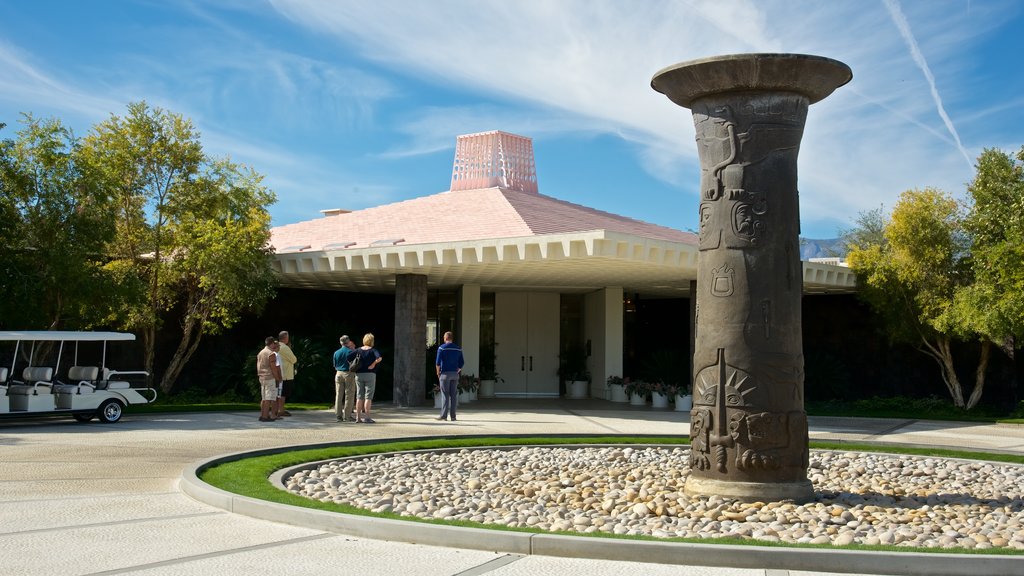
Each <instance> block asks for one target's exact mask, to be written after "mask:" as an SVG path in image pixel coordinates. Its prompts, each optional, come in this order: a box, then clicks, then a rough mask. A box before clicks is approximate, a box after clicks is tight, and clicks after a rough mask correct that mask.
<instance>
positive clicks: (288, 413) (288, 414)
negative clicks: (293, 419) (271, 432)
mask: <svg viewBox="0 0 1024 576" xmlns="http://www.w3.org/2000/svg"><path fill="white" fill-rule="evenodd" d="M291 415H292V413H291V412H289V411H287V410H285V411H283V412H281V413H280V414H278V416H291Z"/></svg>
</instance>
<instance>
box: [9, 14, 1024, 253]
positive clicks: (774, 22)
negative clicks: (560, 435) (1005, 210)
mask: <svg viewBox="0 0 1024 576" xmlns="http://www.w3.org/2000/svg"><path fill="white" fill-rule="evenodd" d="M1022 31H1024V1H1022V0H902V1H899V0H708V1H704V0H665V1H660V0H635V1H633V0H631V1H625V0H618V1H613V0H579V1H577V0H515V1H509V0H504V1H501V2H496V1H487V0H466V1H447V0H430V1H422V0H373V1H356V0H330V1H329V0H263V1H260V0H174V1H171V2H167V1H165V0H102V1H93V2H82V1H76V0H67V1H56V0H33V1H31V2H29V1H21V0H0V123H6V124H7V125H8V127H7V128H6V129H4V130H3V131H0V137H2V138H12V137H14V136H15V132H16V131H17V130H18V128H19V124H18V123H19V119H20V117H21V114H22V113H26V112H30V113H32V114H33V115H35V116H36V117H40V118H49V117H55V118H59V119H60V120H61V121H62V122H64V124H65V125H67V126H69V127H70V128H72V129H73V130H74V132H75V134H76V135H77V136H85V135H86V134H88V132H89V131H90V129H91V128H92V126H94V125H95V124H97V123H99V122H102V121H103V120H106V119H107V118H109V117H110V116H111V115H119V116H122V115H124V114H125V113H126V112H127V105H128V104H129V103H131V102H138V101H143V100H144V101H146V102H147V103H149V104H150V105H151V106H157V107H161V108H164V109H166V110H169V111H172V112H175V113H178V114H181V115H182V116H184V117H186V118H190V119H191V120H192V121H193V123H194V125H195V126H196V128H197V129H198V130H199V132H200V134H201V141H202V144H203V147H204V150H205V151H206V152H207V153H209V154H211V155H213V156H217V157H225V156H226V157H230V158H231V159H232V160H234V161H236V162H241V163H244V164H246V165H248V166H249V167H251V168H253V169H254V170H256V171H257V172H258V173H260V174H262V175H264V176H265V180H264V183H265V184H266V185H267V186H269V187H270V188H271V189H272V190H274V191H275V193H276V194H277V202H276V203H275V204H274V205H273V206H271V207H270V212H271V215H272V217H273V224H274V225H275V226H276V225H283V224H290V223H294V222H299V221H303V220H309V219H313V218H319V217H321V215H320V212H319V211H320V210H324V209H332V208H343V209H349V210H358V209H361V208H367V207H371V206H378V205H381V204H387V203H391V202H398V201H402V200H407V199H410V198H415V197H420V196H426V195H430V194H435V193H438V192H442V191H445V190H447V189H448V188H449V185H450V179H451V171H452V162H453V157H454V149H455V139H456V137H457V136H458V135H460V134H469V133H475V132H483V131H489V130H502V131H505V132H511V133H514V134H519V135H522V136H527V137H529V138H532V139H533V147H534V155H535V157H536V162H537V180H538V185H539V189H540V192H541V193H542V194H546V195H548V196H553V197H555V198H559V199H562V200H567V201H570V202H575V203H578V204H583V205H586V206H590V207H593V208H597V209H600V210H605V211H609V212H613V213H617V214H621V215H624V216H629V217H632V218H636V219H639V220H644V221H647V222H651V223H655V224H660V225H664V226H670V227H673V228H677V229H681V230H695V229H696V227H697V207H698V195H697V190H698V188H699V183H700V166H699V161H698V158H697V148H696V145H695V143H694V128H693V122H692V118H691V115H690V112H689V110H686V109H684V108H680V107H678V106H676V105H675V104H672V103H671V102H670V101H669V100H668V99H667V98H665V96H663V95H661V94H659V93H657V92H655V91H654V90H652V89H651V87H650V81H651V77H652V76H653V75H654V74H655V73H656V72H657V71H658V70H660V69H662V68H664V67H666V66H669V65H672V64H675V63H678V62H682V61H685V60H692V59H697V58H705V57H709V56H715V55H721V54H735V53H746V52H788V53H801V54H814V55H818V56H826V57H829V58H834V59H836V60H839V61H842V62H844V63H846V64H847V65H848V66H850V68H851V69H852V70H853V80H852V81H851V82H850V83H849V84H847V85H846V86H843V87H841V88H839V89H838V90H837V91H836V92H835V93H833V94H832V95H831V96H829V97H828V98H826V99H825V100H822V101H821V102H819V103H817V104H814V105H812V106H811V108H810V112H809V114H808V119H807V125H806V128H805V130H804V138H803V141H802V144H801V149H800V160H799V190H800V216H801V228H802V230H801V235H802V236H804V237H806V238H832V237H835V236H837V235H839V233H840V231H842V230H846V229H849V228H851V227H852V226H854V225H855V222H856V218H857V216H858V215H859V214H860V213H862V212H865V211H867V210H872V209H875V208H878V207H882V208H883V209H884V210H886V211H889V210H891V208H892V206H893V205H894V204H895V202H896V201H897V199H898V198H899V194H900V193H901V192H903V191H904V190H907V189H911V188H924V187H929V186H930V187H936V188H940V189H942V190H945V191H946V192H949V193H950V194H952V195H954V196H955V197H958V198H965V189H966V186H967V184H968V183H969V182H970V181H971V179H972V178H973V176H974V161H975V159H976V158H977V156H978V155H979V154H980V153H981V151H982V150H983V149H985V148H999V149H1002V150H1005V151H1007V152H1015V151H1017V150H1019V149H1020V148H1021V146H1022V145H1024V74H1022V73H1021V68H1020V57H1021V55H1022V54H1024V33H1022ZM469 217H472V216H471V215H467V218H469Z"/></svg>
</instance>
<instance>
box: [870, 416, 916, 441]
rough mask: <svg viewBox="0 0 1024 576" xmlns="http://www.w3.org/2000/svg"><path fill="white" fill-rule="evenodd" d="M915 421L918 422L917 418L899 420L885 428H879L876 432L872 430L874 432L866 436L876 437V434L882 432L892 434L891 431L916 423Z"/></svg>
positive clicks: (881, 433) (878, 434)
mask: <svg viewBox="0 0 1024 576" xmlns="http://www.w3.org/2000/svg"><path fill="white" fill-rule="evenodd" d="M917 422H918V421H917V420H904V421H903V422H899V423H897V424H894V425H893V426H890V427H888V428H886V429H885V430H879V431H878V432H874V433H872V434H870V435H869V436H868V437H869V438H877V437H878V436H882V435H883V434H892V433H893V432H896V431H897V430H902V429H904V428H906V427H908V426H911V425H914V424H917Z"/></svg>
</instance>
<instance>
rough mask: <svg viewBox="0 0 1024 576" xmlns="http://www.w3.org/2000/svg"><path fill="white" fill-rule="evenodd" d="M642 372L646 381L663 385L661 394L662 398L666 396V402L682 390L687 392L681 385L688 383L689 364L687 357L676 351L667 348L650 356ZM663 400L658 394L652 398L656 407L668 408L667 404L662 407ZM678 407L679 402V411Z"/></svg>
mask: <svg viewBox="0 0 1024 576" xmlns="http://www.w3.org/2000/svg"><path fill="white" fill-rule="evenodd" d="M641 370H642V374H643V377H644V378H645V379H647V380H649V381H650V382H658V383H660V384H661V386H662V390H663V391H664V394H661V396H664V400H670V399H673V398H675V397H676V396H678V395H679V391H680V390H684V391H685V389H686V387H685V386H684V385H682V384H680V382H685V381H687V380H688V379H689V373H690V371H689V364H688V363H687V361H686V360H685V356H684V355H682V354H679V353H678V352H677V351H675V350H669V349H665V348H662V349H660V350H655V351H653V352H651V353H650V354H648V355H647V357H646V359H645V361H644V362H643V364H642V366H641ZM683 394H685V392H683ZM662 400H663V398H660V397H659V394H657V393H655V394H653V395H652V396H651V401H652V402H653V403H654V405H655V406H657V407H662V408H667V407H668V404H667V402H666V403H665V404H664V405H662ZM684 405H685V402H684ZM678 406H679V403H678V402H677V403H676V409H677V410H679V407H678ZM687 410H688V409H687Z"/></svg>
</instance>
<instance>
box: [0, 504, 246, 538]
mask: <svg viewBox="0 0 1024 576" xmlns="http://www.w3.org/2000/svg"><path fill="white" fill-rule="evenodd" d="M227 513H228V512H227V511H225V510H218V511H216V512H196V513H195V514H175V515H173V516H149V517H146V518H129V519H127V520H111V521H109V522H94V523H91V524H75V525H74V526H54V527H51V528H33V529H31V530H20V531H18V532H4V533H3V534H0V536H20V535H22V534H41V533H44V532H62V531H65V530H81V529H83V528H99V527H102V526H121V525H124V524H142V523H145V522H158V521H161V520H180V519H183V518H202V517H204V516H218V515H222V514H227Z"/></svg>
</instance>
